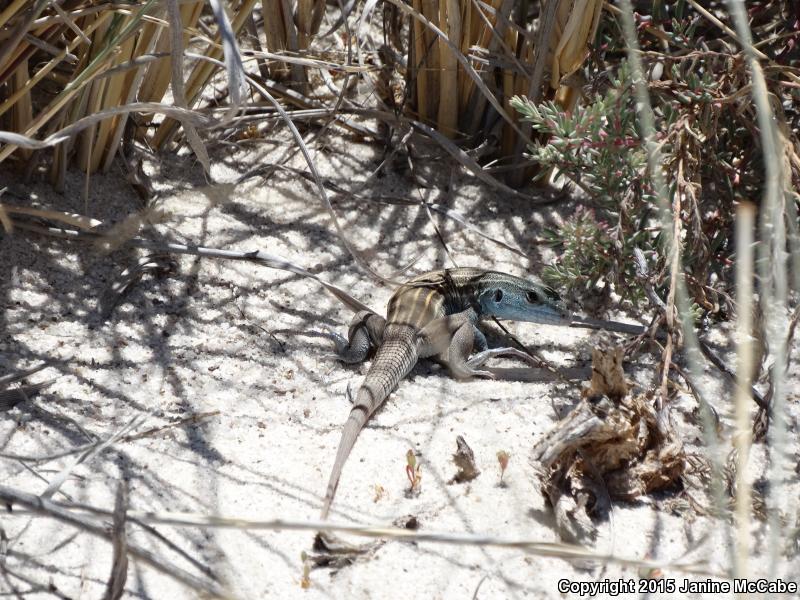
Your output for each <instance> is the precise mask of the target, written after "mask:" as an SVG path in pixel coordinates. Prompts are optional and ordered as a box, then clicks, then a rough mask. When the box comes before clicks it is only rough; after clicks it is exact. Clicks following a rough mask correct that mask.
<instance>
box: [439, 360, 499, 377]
mask: <svg viewBox="0 0 800 600" xmlns="http://www.w3.org/2000/svg"><path fill="white" fill-rule="evenodd" d="M484 362H486V361H484ZM478 366H480V365H478ZM450 370H451V371H452V373H453V376H455V377H457V378H458V379H472V378H473V377H480V378H482V379H495V374H494V373H492V372H491V371H486V370H484V369H475V368H474V367H473V365H470V364H469V361H468V362H467V363H466V364H465V365H463V366H460V367H453V366H452V365H451V366H450Z"/></svg>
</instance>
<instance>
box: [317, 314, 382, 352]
mask: <svg viewBox="0 0 800 600" xmlns="http://www.w3.org/2000/svg"><path fill="white" fill-rule="evenodd" d="M385 326H386V319H384V318H383V317H381V316H380V315H378V314H376V313H374V312H370V311H366V310H362V311H361V312H358V313H356V315H355V316H354V317H353V320H352V321H351V322H350V329H349V331H348V332H347V339H345V337H344V336H343V335H341V334H339V333H336V332H334V331H330V330H329V331H328V333H327V337H329V338H330V339H331V340H333V344H334V348H335V350H336V356H337V358H338V359H339V360H341V361H342V362H345V363H349V364H353V363H360V362H364V361H365V360H366V359H367V358H368V357H369V355H370V354H371V353H372V352H373V351H374V350H375V349H376V348H377V347H378V346H380V344H381V341H382V339H383V329H384V327H385Z"/></svg>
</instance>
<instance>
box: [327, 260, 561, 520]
mask: <svg viewBox="0 0 800 600" xmlns="http://www.w3.org/2000/svg"><path fill="white" fill-rule="evenodd" d="M488 317H498V318H500V319H510V320H514V321H528V322H534V323H544V324H553V325H569V324H570V323H571V322H572V317H571V315H570V314H569V312H568V311H567V309H566V306H565V304H564V302H563V301H562V300H561V298H560V297H559V296H558V294H557V293H556V292H555V291H554V290H553V289H552V288H549V287H547V286H545V285H543V284H541V283H538V282H534V281H529V280H527V279H522V278H520V277H515V276H513V275H508V274H506V273H501V272H498V271H487V270H484V269H477V268H455V269H444V270H440V271H431V272H428V273H423V274H422V275H419V276H417V277H414V278H413V279H411V280H409V281H407V282H406V283H404V284H403V285H401V286H400V287H399V288H398V289H397V290H396V291H395V292H394V294H393V295H392V297H391V298H390V299H389V303H388V305H387V310H386V318H383V317H381V316H380V315H378V314H377V313H375V312H372V311H368V310H361V311H359V312H357V313H356V314H355V316H354V317H353V320H352V322H351V324H350V328H349V331H348V337H347V338H345V337H344V336H342V335H339V334H336V333H333V332H330V333H329V334H328V335H329V336H330V337H331V338H332V339H333V341H334V345H335V348H336V353H337V354H338V356H339V357H340V359H341V360H343V361H344V362H347V363H358V362H362V361H364V360H366V359H367V358H368V357H369V356H370V355H371V354H372V353H373V352H374V358H373V361H372V364H371V365H370V368H369V370H368V371H367V374H366V376H365V378H364V381H363V383H362V384H361V387H360V388H359V390H358V392H357V394H356V398H355V402H354V404H353V407H352V408H351V410H350V415H349V416H348V418H347V421H346V422H345V424H344V427H343V429H342V434H341V438H340V441H339V447H338V449H337V451H336V458H335V460H334V463H333V468H332V470H331V473H330V477H329V479H328V486H327V488H326V491H325V497H324V500H323V503H322V511H321V515H320V517H321V519H323V520H324V519H327V517H328V513H329V512H330V508H331V503H332V502H333V498H334V495H335V494H336V488H337V487H338V485H339V480H340V478H341V475H342V470H343V468H344V465H345V462H346V461H347V458H348V457H349V455H350V452H351V450H352V449H353V446H354V445H355V442H356V439H357V438H358V435H359V434H360V432H361V430H362V429H363V428H364V426H365V425H366V423H367V421H368V420H369V418H370V417H371V416H372V414H373V413H374V412H375V411H376V410H377V409H378V408H379V407H380V406H381V405H382V404H383V403H384V401H385V400H386V398H387V397H388V396H389V395H390V394H391V393H392V391H393V390H394V389H395V387H396V386H397V385H398V383H400V381H401V380H402V379H403V378H404V377H405V376H406V375H408V373H409V372H410V371H411V369H412V368H413V367H414V365H415V364H416V362H417V360H418V359H420V358H430V357H435V358H437V359H438V360H440V361H442V362H445V363H447V365H448V367H449V368H450V370H451V371H452V373H453V374H454V375H455V376H456V377H458V378H468V377H484V378H493V377H494V376H493V375H492V373H491V372H490V371H486V370H481V369H480V368H479V367H481V366H482V365H483V364H484V363H485V362H486V361H487V360H488V359H489V358H491V357H493V356H515V357H518V358H523V359H529V357H528V355H527V354H525V353H523V352H521V351H520V350H517V349H516V348H492V349H490V348H489V347H488V344H487V342H486V337H485V336H484V334H483V333H482V332H481V330H480V329H478V327H477V324H478V323H479V322H480V321H481V320H482V319H485V318H488ZM473 349H474V350H476V351H477V352H476V354H474V355H473V356H471V357H470V355H471V354H472V351H473Z"/></svg>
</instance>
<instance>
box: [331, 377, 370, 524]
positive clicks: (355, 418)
mask: <svg viewBox="0 0 800 600" xmlns="http://www.w3.org/2000/svg"><path fill="white" fill-rule="evenodd" d="M358 396H359V397H360V396H361V391H359V394H358ZM358 400H360V398H358ZM370 414H371V412H370V410H369V405H368V403H366V402H360V401H357V402H356V404H355V406H353V408H352V410H351V411H350V415H349V416H348V417H347V421H346V422H345V424H344V428H343V429H342V439H341V440H340V441H339V449H338V450H337V451H336V460H335V461H334V463H333V469H332V470H331V476H330V478H329V479H328V489H327V490H326V491H325V500H324V501H323V502H322V513H321V514H320V518H321V519H327V518H328V513H329V512H330V509H331V502H333V496H334V495H335V494H336V488H337V487H338V485H339V479H340V478H341V476H342V469H343V468H344V463H345V462H347V457H348V456H350V451H351V450H352V449H353V446H354V445H355V443H356V438H357V437H358V434H359V433H360V432H361V430H362V429H363V428H364V425H365V424H366V423H367V419H369V417H370Z"/></svg>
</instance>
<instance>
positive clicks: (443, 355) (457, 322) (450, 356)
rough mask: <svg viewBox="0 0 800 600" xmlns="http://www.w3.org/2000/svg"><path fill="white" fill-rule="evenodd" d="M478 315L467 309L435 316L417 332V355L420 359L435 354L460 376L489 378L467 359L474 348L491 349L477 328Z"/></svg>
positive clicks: (488, 375)
mask: <svg viewBox="0 0 800 600" xmlns="http://www.w3.org/2000/svg"><path fill="white" fill-rule="evenodd" d="M477 322H478V316H477V314H476V313H475V311H474V310H473V309H471V308H470V309H467V310H465V311H463V312H460V313H456V314H454V315H447V316H445V317H440V318H438V319H434V320H433V321H431V322H430V323H428V325H426V326H425V327H424V328H423V329H422V330H421V331H420V332H419V333H418V334H417V354H418V356H419V357H420V358H427V357H431V356H436V357H437V358H438V359H439V360H441V361H442V362H445V363H447V366H448V367H449V368H450V371H451V372H452V373H453V375H455V376H456V377H458V378H464V379H465V378H468V377H487V378H492V377H493V375H492V374H491V373H490V372H489V371H482V370H479V369H477V368H475V367H478V366H480V365H481V364H483V362H486V359H484V360H483V362H480V363H478V364H475V365H472V364H470V363H469V362H468V361H467V358H468V357H469V355H470V354H471V353H472V349H473V348H474V347H476V346H477V347H478V349H479V350H481V352H482V353H483V352H491V351H490V350H489V349H488V344H487V343H486V337H485V336H484V335H483V332H481V330H480V329H478V328H477V326H476V323H477Z"/></svg>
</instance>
